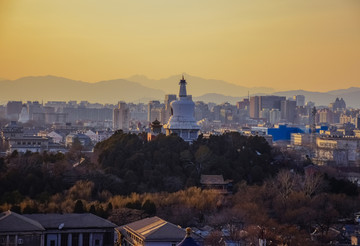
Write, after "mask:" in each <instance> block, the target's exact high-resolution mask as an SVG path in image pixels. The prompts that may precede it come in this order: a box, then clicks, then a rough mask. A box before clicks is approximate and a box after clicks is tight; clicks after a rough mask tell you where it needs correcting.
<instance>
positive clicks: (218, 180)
mask: <svg viewBox="0 0 360 246" xmlns="http://www.w3.org/2000/svg"><path fill="white" fill-rule="evenodd" d="M200 183H201V184H205V185H212V184H228V183H229V182H227V181H224V177H223V176H222V175H201V178H200Z"/></svg>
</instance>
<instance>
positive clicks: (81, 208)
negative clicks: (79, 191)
mask: <svg viewBox="0 0 360 246" xmlns="http://www.w3.org/2000/svg"><path fill="white" fill-rule="evenodd" d="M74 213H76V214H82V213H85V209H84V205H83V203H82V201H81V200H77V201H76V203H75V208H74Z"/></svg>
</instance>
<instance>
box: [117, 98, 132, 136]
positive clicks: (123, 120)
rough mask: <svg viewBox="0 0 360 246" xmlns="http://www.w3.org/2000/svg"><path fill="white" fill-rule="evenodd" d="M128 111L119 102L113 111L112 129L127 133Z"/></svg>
mask: <svg viewBox="0 0 360 246" xmlns="http://www.w3.org/2000/svg"><path fill="white" fill-rule="evenodd" d="M129 121H130V110H129V107H128V105H127V104H126V103H125V102H119V103H118V107H117V108H115V109H114V111H113V129H114V131H116V130H119V129H121V130H124V131H129Z"/></svg>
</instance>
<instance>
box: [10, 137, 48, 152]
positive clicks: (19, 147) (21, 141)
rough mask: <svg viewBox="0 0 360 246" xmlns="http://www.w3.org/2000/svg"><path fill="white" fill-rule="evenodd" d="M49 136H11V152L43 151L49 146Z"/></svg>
mask: <svg viewBox="0 0 360 246" xmlns="http://www.w3.org/2000/svg"><path fill="white" fill-rule="evenodd" d="M49 142H50V140H49V138H46V137H40V136H21V137H20V136H18V137H13V138H9V152H10V153H12V152H13V151H15V150H16V151H17V152H19V153H25V152H27V151H31V152H42V151H44V150H48V148H49Z"/></svg>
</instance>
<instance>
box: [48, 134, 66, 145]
mask: <svg viewBox="0 0 360 246" xmlns="http://www.w3.org/2000/svg"><path fill="white" fill-rule="evenodd" d="M47 136H48V137H50V138H51V139H52V141H53V142H54V143H63V142H64V136H63V135H61V134H59V133H58V132H56V131H52V132H49V133H48V134H47Z"/></svg>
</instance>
